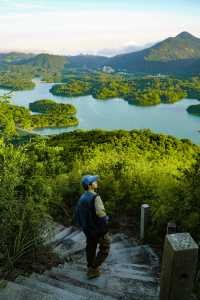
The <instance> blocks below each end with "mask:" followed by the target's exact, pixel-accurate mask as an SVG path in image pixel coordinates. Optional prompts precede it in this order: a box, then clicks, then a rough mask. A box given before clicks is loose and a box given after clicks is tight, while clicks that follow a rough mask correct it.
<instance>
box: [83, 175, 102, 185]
mask: <svg viewBox="0 0 200 300" xmlns="http://www.w3.org/2000/svg"><path fill="white" fill-rule="evenodd" d="M97 179H99V176H98V175H85V176H83V178H82V179H81V184H82V185H88V184H91V183H93V182H94V181H97Z"/></svg>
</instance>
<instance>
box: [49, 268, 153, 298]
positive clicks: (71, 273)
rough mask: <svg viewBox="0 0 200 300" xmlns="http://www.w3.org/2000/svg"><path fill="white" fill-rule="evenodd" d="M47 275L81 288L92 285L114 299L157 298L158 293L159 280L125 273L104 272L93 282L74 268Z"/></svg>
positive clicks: (55, 271)
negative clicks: (125, 297)
mask: <svg viewBox="0 0 200 300" xmlns="http://www.w3.org/2000/svg"><path fill="white" fill-rule="evenodd" d="M102 272H103V271H102ZM45 275H47V276H49V277H53V278H56V279H57V280H64V281H65V280H66V281H71V280H72V282H73V281H76V283H77V284H78V285H79V286H84V287H85V286H87V285H88V284H90V285H91V284H92V286H96V288H100V289H101V290H104V291H105V292H106V294H107V295H110V296H113V297H119V296H124V295H126V294H130V295H133V296H134V295H137V296H138V297H139V296H140V297H141V300H142V299H143V298H142V296H144V295H149V296H157V293H158V283H157V280H156V279H155V278H153V277H150V276H139V275H135V276H134V275H129V274H128V275H127V274H125V273H124V274H110V273H109V272H105V271H104V272H103V274H102V275H101V276H100V277H98V278H93V279H92V281H91V280H90V279H87V277H86V274H85V272H83V271H80V270H76V269H74V268H73V267H72V268H70V267H69V268H67V269H55V268H54V270H52V271H46V272H45ZM120 275H121V276H120ZM136 299H137V298H136Z"/></svg>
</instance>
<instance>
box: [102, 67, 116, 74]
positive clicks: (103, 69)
mask: <svg viewBox="0 0 200 300" xmlns="http://www.w3.org/2000/svg"><path fill="white" fill-rule="evenodd" d="M102 71H103V72H105V73H109V74H110V73H114V72H115V70H114V69H113V68H111V67H110V66H103V68H102Z"/></svg>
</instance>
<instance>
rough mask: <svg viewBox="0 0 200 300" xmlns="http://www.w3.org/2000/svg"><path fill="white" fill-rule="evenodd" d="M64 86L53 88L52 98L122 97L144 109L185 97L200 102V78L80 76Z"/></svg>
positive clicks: (84, 74) (94, 74) (112, 75)
mask: <svg viewBox="0 0 200 300" xmlns="http://www.w3.org/2000/svg"><path fill="white" fill-rule="evenodd" d="M65 81H66V83H62V84H56V85H54V86H53V87H52V88H51V90H50V92H51V93H52V94H53V95H58V96H67V97H77V96H85V95H92V96H93V97H94V98H96V99H101V100H106V99H110V98H123V99H124V100H127V101H129V102H130V103H133V104H135V105H141V106H148V105H156V104H159V103H174V102H176V101H179V100H181V99H183V98H185V97H187V98H196V99H200V78H199V77H193V78H191V79H180V78H174V77H169V76H165V77H156V76H144V77H139V78H136V77H134V76H131V75H120V74H106V73H103V72H92V73H83V74H79V75H77V77H76V76H74V77H72V76H71V77H69V78H65Z"/></svg>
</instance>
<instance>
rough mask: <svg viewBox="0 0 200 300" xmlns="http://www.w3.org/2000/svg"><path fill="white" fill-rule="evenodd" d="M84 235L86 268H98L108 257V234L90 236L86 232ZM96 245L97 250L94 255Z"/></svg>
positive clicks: (109, 241) (109, 240) (109, 238)
mask: <svg viewBox="0 0 200 300" xmlns="http://www.w3.org/2000/svg"><path fill="white" fill-rule="evenodd" d="M84 233H85V235H86V258H87V267H88V268H89V267H93V268H96V267H99V266H100V265H101V264H102V263H103V262H104V260H105V259H106V257H107V256H108V253H109V250H110V243H111V237H110V235H109V233H106V234H103V235H98V234H90V233H88V232H84ZM98 244H99V249H98V252H97V254H96V249H97V245H98Z"/></svg>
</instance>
